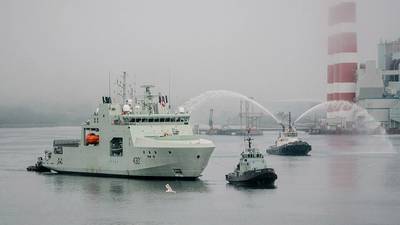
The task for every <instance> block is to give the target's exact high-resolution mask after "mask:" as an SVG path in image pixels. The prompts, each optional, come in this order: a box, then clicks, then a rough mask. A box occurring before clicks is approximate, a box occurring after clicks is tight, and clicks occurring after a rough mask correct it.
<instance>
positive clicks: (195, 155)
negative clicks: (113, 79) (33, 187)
mask: <svg viewBox="0 0 400 225" xmlns="http://www.w3.org/2000/svg"><path fill="white" fill-rule="evenodd" d="M125 86H126V85H124V87H125ZM142 87H143V88H144V90H145V91H144V97H143V99H139V100H136V101H133V100H132V99H126V98H125V97H124V98H123V101H124V102H123V104H120V103H113V102H112V99H111V97H103V99H102V102H101V104H100V105H99V107H98V109H97V110H96V111H95V112H94V113H93V114H92V115H91V117H90V119H89V120H88V121H87V122H86V123H84V124H83V125H82V127H81V134H80V139H77V140H54V142H53V149H52V150H51V151H45V154H44V157H43V158H40V168H37V169H38V170H39V171H45V170H51V171H55V172H58V173H74V174H82V175H95V176H124V177H138V178H182V179H195V178H197V177H199V176H201V173H202V172H203V170H204V169H205V168H206V166H207V163H208V160H209V158H210V156H211V153H212V152H213V150H214V148H215V145H214V143H213V142H212V141H209V140H206V139H201V138H199V137H198V136H195V135H193V132H192V128H191V126H190V123H189V119H190V114H189V112H185V110H184V109H183V108H180V109H179V110H178V111H177V112H171V111H170V109H169V108H170V107H169V106H168V104H169V103H168V97H167V96H161V95H160V94H159V95H153V94H152V92H151V88H153V86H152V85H145V86H142ZM124 96H126V94H125V90H124ZM157 99H158V101H157ZM31 169H32V168H31ZM28 170H29V168H28Z"/></svg>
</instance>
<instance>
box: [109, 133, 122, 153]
mask: <svg viewBox="0 0 400 225" xmlns="http://www.w3.org/2000/svg"><path fill="white" fill-rule="evenodd" d="M122 154H123V142H122V138H121V137H114V138H113V139H111V141H110V156H122Z"/></svg>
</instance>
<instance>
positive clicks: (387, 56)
mask: <svg viewBox="0 0 400 225" xmlns="http://www.w3.org/2000/svg"><path fill="white" fill-rule="evenodd" d="M377 58H378V63H376V61H372V60H371V61H367V62H365V63H363V64H360V66H359V69H358V70H357V73H356V76H357V85H356V87H357V90H356V99H355V100H356V102H357V104H358V105H360V106H361V107H363V108H365V109H366V110H367V111H368V113H369V114H370V115H372V116H373V117H374V118H375V120H376V121H378V122H380V123H381V125H382V127H384V128H385V129H386V130H387V131H388V132H389V133H398V132H399V131H400V81H399V78H400V68H399V66H400V39H398V40H396V41H391V42H388V41H385V42H381V43H379V44H378V57H377Z"/></svg>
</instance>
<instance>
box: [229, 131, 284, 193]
mask: <svg viewBox="0 0 400 225" xmlns="http://www.w3.org/2000/svg"><path fill="white" fill-rule="evenodd" d="M252 140H253V139H252V138H251V137H250V136H249V137H248V138H246V141H247V144H248V147H246V148H245V150H244V151H243V152H242V153H241V158H240V161H239V163H238V164H237V166H236V168H235V170H234V171H233V172H231V173H229V174H226V175H225V179H226V180H227V181H228V182H229V183H231V184H238V185H245V186H262V187H275V186H274V182H275V180H276V179H277V178H278V176H277V175H276V173H275V171H274V169H272V168H268V167H267V163H266V161H265V158H264V156H263V154H262V153H261V152H260V151H259V150H258V149H257V148H254V147H253V146H252Z"/></svg>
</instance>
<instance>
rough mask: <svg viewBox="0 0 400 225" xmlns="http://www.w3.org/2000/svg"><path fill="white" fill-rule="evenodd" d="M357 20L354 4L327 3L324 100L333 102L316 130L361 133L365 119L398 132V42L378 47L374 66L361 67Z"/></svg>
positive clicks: (348, 1)
mask: <svg viewBox="0 0 400 225" xmlns="http://www.w3.org/2000/svg"><path fill="white" fill-rule="evenodd" d="M356 22H357V4H356V0H345V1H343V0H331V1H330V5H329V9H328V26H329V35H328V58H329V61H328V65H327V83H328V90H327V101H328V102H329V103H331V104H328V108H327V114H326V120H320V122H319V125H318V126H315V127H314V128H317V129H316V130H318V133H353V131H356V132H360V130H362V129H363V128H364V127H363V126H365V124H366V121H367V120H368V121H367V123H374V124H378V125H380V126H381V127H383V128H385V130H386V131H387V132H388V133H399V130H400V100H399V97H400V82H399V76H400V70H399V64H400V39H399V40H396V41H385V42H381V43H379V44H378V51H377V52H378V54H377V58H378V62H376V61H367V62H365V63H359V62H358V46H357V33H356ZM343 103H347V104H343ZM355 104H356V105H355ZM358 106H360V107H361V108H364V109H365V110H366V112H367V113H366V112H365V110H359V108H358V109H357V110H358V111H357V112H355V111H354V109H355V108H357V107H358ZM359 111H364V112H363V113H359ZM366 114H367V115H366ZM365 117H369V118H365ZM372 120H373V121H372ZM371 121H372V122H371Z"/></svg>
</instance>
